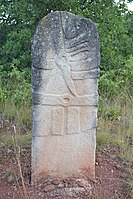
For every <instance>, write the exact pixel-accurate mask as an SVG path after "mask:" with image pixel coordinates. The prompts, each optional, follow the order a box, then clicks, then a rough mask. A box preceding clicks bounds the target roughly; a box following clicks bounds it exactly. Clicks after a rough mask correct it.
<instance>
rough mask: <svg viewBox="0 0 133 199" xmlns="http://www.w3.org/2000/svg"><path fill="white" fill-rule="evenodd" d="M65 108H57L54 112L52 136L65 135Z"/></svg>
mask: <svg viewBox="0 0 133 199" xmlns="http://www.w3.org/2000/svg"><path fill="white" fill-rule="evenodd" d="M63 131H64V108H62V107H56V108H54V109H53V111H52V135H63Z"/></svg>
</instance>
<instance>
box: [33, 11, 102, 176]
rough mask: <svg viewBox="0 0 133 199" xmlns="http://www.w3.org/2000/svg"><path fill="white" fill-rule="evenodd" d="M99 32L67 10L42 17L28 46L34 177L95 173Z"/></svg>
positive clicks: (89, 22) (91, 24)
mask: <svg viewBox="0 0 133 199" xmlns="http://www.w3.org/2000/svg"><path fill="white" fill-rule="evenodd" d="M99 57H100V55H99V37H98V32H97V29H96V27H95V25H94V24H93V23H92V22H91V21H90V20H89V19H85V18H80V17H78V16H76V15H73V14H70V13H68V12H52V13H50V14H48V15H47V16H46V17H44V18H43V19H42V21H41V22H40V24H39V25H38V27H37V29H36V33H35V35H34V38H33V45H32V86H33V141H32V172H33V179H40V178H41V177H43V176H48V175H50V176H52V177H60V178H64V177H65V178H66V177H70V176H79V175H84V174H85V175H89V176H90V177H94V175H95V145H96V141H95V131H96V119H97V105H98V93H97V90H98V88H97V78H98V76H99V60H100V58H99Z"/></svg>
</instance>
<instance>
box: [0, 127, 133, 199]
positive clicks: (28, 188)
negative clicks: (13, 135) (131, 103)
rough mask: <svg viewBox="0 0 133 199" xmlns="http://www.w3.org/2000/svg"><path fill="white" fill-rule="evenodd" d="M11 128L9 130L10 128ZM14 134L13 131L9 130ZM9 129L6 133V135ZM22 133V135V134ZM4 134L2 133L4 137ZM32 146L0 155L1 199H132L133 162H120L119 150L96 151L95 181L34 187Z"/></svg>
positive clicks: (53, 181) (47, 181) (67, 181)
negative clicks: (32, 179) (130, 182)
mask: <svg viewBox="0 0 133 199" xmlns="http://www.w3.org/2000/svg"><path fill="white" fill-rule="evenodd" d="M7 127H8V126H7ZM10 130H11V129H10ZM8 131H9V129H8V128H7V129H4V134H6V133H7V132H8ZM22 133H23V132H22ZM2 134H3V133H2ZM30 148H31V147H30V146H25V147H24V146H21V147H19V146H18V145H17V144H16V143H15V140H14V146H12V145H10V147H7V146H4V145H3V146H2V147H1V155H0V199H41V198H45V199H53V198H56V199H72V198H79V199H89V198H90V199H118V198H119V199H131V198H132V193H133V190H132V189H131V186H129V183H128V182H129V179H130V177H131V175H132V173H133V162H127V161H124V160H122V159H121V158H120V156H119V147H114V146H112V145H109V144H108V145H103V146H102V147H98V148H97V151H96V165H95V167H96V178H95V179H93V180H91V179H89V177H87V176H86V177H85V176H77V177H76V178H71V179H51V178H50V177H47V178H45V179H42V181H41V182H39V183H38V184H36V185H34V186H33V185H31V166H30V162H31V150H30Z"/></svg>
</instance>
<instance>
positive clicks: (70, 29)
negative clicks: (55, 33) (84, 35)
mask: <svg viewBox="0 0 133 199" xmlns="http://www.w3.org/2000/svg"><path fill="white" fill-rule="evenodd" d="M78 34H79V26H77V25H76V22H75V20H69V21H67V22H66V28H65V37H66V39H73V38H75V37H77V36H78Z"/></svg>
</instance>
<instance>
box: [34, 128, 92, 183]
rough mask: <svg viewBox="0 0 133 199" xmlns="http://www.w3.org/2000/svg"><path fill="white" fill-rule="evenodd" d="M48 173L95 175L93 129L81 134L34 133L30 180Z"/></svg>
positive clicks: (56, 174)
mask: <svg viewBox="0 0 133 199" xmlns="http://www.w3.org/2000/svg"><path fill="white" fill-rule="evenodd" d="M92 140H93V142H92ZM47 176H51V177H52V178H62V179H63V178H69V177H76V176H89V177H90V178H94V177H95V130H90V131H88V133H82V134H71V135H64V136H50V137H49V136H45V137H33V144H32V181H38V180H40V179H41V178H42V177H43V178H44V177H47Z"/></svg>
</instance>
